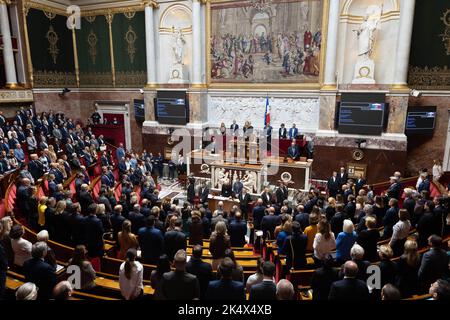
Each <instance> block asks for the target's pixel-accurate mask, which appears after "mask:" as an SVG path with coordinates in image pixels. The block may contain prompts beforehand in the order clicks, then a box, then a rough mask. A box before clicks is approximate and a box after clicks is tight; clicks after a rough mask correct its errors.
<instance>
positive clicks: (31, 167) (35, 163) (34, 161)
mask: <svg viewBox="0 0 450 320" xmlns="http://www.w3.org/2000/svg"><path fill="white" fill-rule="evenodd" d="M30 159H31V161H30V162H29V163H28V171H30V173H31V175H32V176H33V179H34V181H38V179H39V178H40V177H42V176H43V175H44V166H43V165H42V162H41V161H39V158H38V155H37V154H32V155H30Z"/></svg>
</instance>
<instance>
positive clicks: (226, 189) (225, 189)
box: [220, 181, 233, 198]
mask: <svg viewBox="0 0 450 320" xmlns="http://www.w3.org/2000/svg"><path fill="white" fill-rule="evenodd" d="M232 194H233V190H232V188H231V184H230V182H229V181H226V182H225V183H224V184H223V185H222V190H221V192H220V195H221V196H222V197H225V198H230V197H231V196H232Z"/></svg>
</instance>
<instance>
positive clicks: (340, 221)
mask: <svg viewBox="0 0 450 320" xmlns="http://www.w3.org/2000/svg"><path fill="white" fill-rule="evenodd" d="M345 218H346V216H345V213H343V212H336V213H335V214H334V216H333V217H332V218H331V220H330V225H331V231H332V232H333V233H334V235H335V236H336V238H337V235H338V234H339V233H340V232H342V229H343V226H344V220H345Z"/></svg>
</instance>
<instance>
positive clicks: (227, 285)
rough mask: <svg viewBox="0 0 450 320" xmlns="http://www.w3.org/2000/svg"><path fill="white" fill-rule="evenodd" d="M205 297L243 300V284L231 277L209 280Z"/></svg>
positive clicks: (209, 298) (208, 298)
mask: <svg viewBox="0 0 450 320" xmlns="http://www.w3.org/2000/svg"><path fill="white" fill-rule="evenodd" d="M205 297H206V299H207V300H222V301H223V300H245V288H244V284H243V283H242V282H239V281H233V280H231V279H221V280H216V281H211V282H210V283H209V285H208V289H207V290H206V295H205Z"/></svg>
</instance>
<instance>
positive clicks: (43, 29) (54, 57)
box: [27, 8, 76, 87]
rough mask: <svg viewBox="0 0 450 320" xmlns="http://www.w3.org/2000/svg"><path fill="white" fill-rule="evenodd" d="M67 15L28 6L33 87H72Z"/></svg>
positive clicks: (73, 75)
mask: <svg viewBox="0 0 450 320" xmlns="http://www.w3.org/2000/svg"><path fill="white" fill-rule="evenodd" d="M66 21H67V17H65V16H62V15H56V14H51V13H49V12H47V13H44V12H43V11H41V10H37V9H33V8H31V9H30V10H29V12H28V15H27V28H28V39H29V45H30V51H31V60H32V64H33V76H34V86H35V87H62V86H76V77H75V65H74V57H73V42H72V31H71V30H69V29H68V28H67V26H66Z"/></svg>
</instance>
